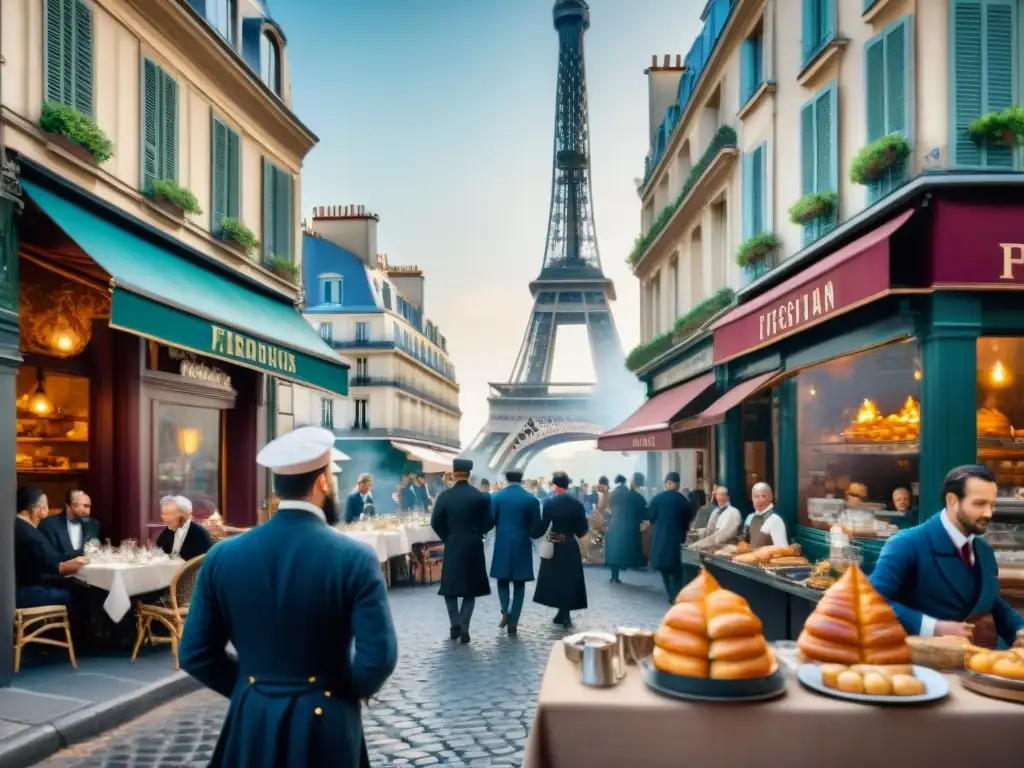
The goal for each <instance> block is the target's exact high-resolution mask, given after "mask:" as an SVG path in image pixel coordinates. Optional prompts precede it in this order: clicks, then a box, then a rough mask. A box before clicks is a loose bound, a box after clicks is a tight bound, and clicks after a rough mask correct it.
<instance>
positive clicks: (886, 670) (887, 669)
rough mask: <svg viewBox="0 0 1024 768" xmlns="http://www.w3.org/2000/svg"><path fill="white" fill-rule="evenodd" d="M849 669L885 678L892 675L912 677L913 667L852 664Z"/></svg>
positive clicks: (906, 665) (905, 665)
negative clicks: (876, 673)
mask: <svg viewBox="0 0 1024 768" xmlns="http://www.w3.org/2000/svg"><path fill="white" fill-rule="evenodd" d="M851 669H852V670H853V671H854V672H860V673H861V674H862V675H866V674H867V673H868V672H878V673H879V674H881V675H885V676H886V677H892V676H893V675H912V674H913V673H914V667H913V665H911V664H854V665H853V666H852V667H851Z"/></svg>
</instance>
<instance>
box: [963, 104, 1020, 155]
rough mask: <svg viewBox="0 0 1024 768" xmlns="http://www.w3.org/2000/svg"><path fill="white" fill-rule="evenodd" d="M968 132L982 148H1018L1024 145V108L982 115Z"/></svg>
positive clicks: (973, 122)
mask: <svg viewBox="0 0 1024 768" xmlns="http://www.w3.org/2000/svg"><path fill="white" fill-rule="evenodd" d="M967 132H968V133H969V134H970V135H971V138H972V139H973V140H974V143H975V144H977V145H978V146H980V147H1011V148H1012V147H1018V146H1020V145H1021V144H1022V143H1024V107H1017V106H1013V107H1007V108H1006V109H1004V110H1002V111H1000V112H989V113H988V114H987V115H982V116H981V117H978V118H976V119H975V120H973V121H972V122H971V124H970V125H969V126H967Z"/></svg>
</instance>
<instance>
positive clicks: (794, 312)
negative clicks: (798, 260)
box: [712, 210, 914, 365]
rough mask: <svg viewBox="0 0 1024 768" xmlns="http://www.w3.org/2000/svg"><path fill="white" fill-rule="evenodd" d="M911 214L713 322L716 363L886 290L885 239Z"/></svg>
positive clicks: (762, 345) (802, 328)
mask: <svg viewBox="0 0 1024 768" xmlns="http://www.w3.org/2000/svg"><path fill="white" fill-rule="evenodd" d="M913 215H914V211H913V210H909V211H904V212H903V213H901V214H900V215H899V216H897V217H896V218H895V219H892V220H891V221H889V222H887V223H886V224H883V225H882V226H880V227H878V229H876V230H874V231H873V232H870V233H868V234H866V235H864V236H863V237H861V238H859V239H858V240H854V241H853V242H852V243H850V244H849V245H847V246H844V247H843V248H840V249H839V250H838V251H836V252H835V253H833V254H832V255H831V256H828V257H826V258H824V259H822V260H821V261H819V262H817V263H816V264H812V265H811V266H809V267H808V268H807V269H805V270H803V271H802V272H799V273H797V274H796V275H794V276H793V277H791V278H789V279H788V280H784V281H783V282H782V283H781V284H779V285H777V286H775V287H774V288H772V289H771V290H770V291H768V292H766V293H764V294H762V295H760V296H758V297H757V298H755V299H753V300H751V301H749V302H747V303H746V304H741V305H739V306H738V307H736V308H735V309H733V310H732V311H731V312H729V313H728V314H727V315H725V317H723V318H722V319H721V320H719V321H718V322H716V323H715V324H714V325H713V326H712V330H714V333H715V358H714V359H715V364H716V365H717V364H718V363H721V362H725V361H726V360H731V359H732V358H734V357H737V356H739V355H742V354H744V353H745V352H749V351H751V350H753V349H757V348H759V347H764V346H768V345H770V344H772V343H774V342H776V341H778V340H779V339H782V338H785V337H786V336H789V335H791V334H793V333H797V332H799V331H802V330H804V329H805V328H810V327H812V326H814V325H817V324H818V323H820V322H823V321H825V320H830V319H831V318H833V317H835V316H837V315H840V314H842V313H843V312H846V311H848V310H851V309H855V308H857V307H859V306H860V305H861V304H864V303H866V302H868V301H872V300H874V299H877V298H878V297H880V296H882V295H884V294H885V293H886V292H888V290H889V238H890V237H892V235H893V233H895V232H896V230H898V229H899V228H900V227H902V226H903V225H904V224H906V222H907V219H909V218H910V217H911V216H913Z"/></svg>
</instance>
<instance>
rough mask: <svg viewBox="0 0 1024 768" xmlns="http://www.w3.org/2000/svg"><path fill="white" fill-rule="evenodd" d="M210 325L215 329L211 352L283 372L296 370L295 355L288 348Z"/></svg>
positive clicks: (292, 372)
mask: <svg viewBox="0 0 1024 768" xmlns="http://www.w3.org/2000/svg"><path fill="white" fill-rule="evenodd" d="M210 327H211V328H212V329H213V338H212V340H211V342H210V352H212V353H214V354H217V355H221V356H223V357H227V358H229V359H230V358H233V359H235V360H241V361H244V362H249V363H257V364H259V365H260V366H261V367H264V368H270V369H271V370H276V371H281V372H282V373H291V374H294V373H295V372H296V369H295V355H294V354H293V353H291V352H289V351H288V350H287V349H282V348H281V347H275V346H274V345H273V344H267V343H266V342H264V341H260V340H259V339H254V338H252V337H251V336H245V335H244V334H241V333H238V332H237V331H229V330H227V329H225V328H221V327H219V326H216V325H211V326H210Z"/></svg>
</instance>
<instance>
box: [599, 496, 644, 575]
mask: <svg viewBox="0 0 1024 768" xmlns="http://www.w3.org/2000/svg"><path fill="white" fill-rule="evenodd" d="M608 507H609V511H610V512H611V516H610V519H609V520H608V530H607V532H606V533H605V536H604V564H605V565H607V566H611V567H613V568H643V567H644V566H645V565H647V561H646V560H645V559H644V547H643V541H642V539H641V536H640V523H642V522H643V521H644V520H645V519H646V517H647V501H646V500H645V499H644V497H643V496H641V495H640V494H639V493H637V492H636V491H634V490H633V489H632V488H627V487H626V486H624V485H617V486H615V488H614V490H612V492H611V494H609V499H608Z"/></svg>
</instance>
